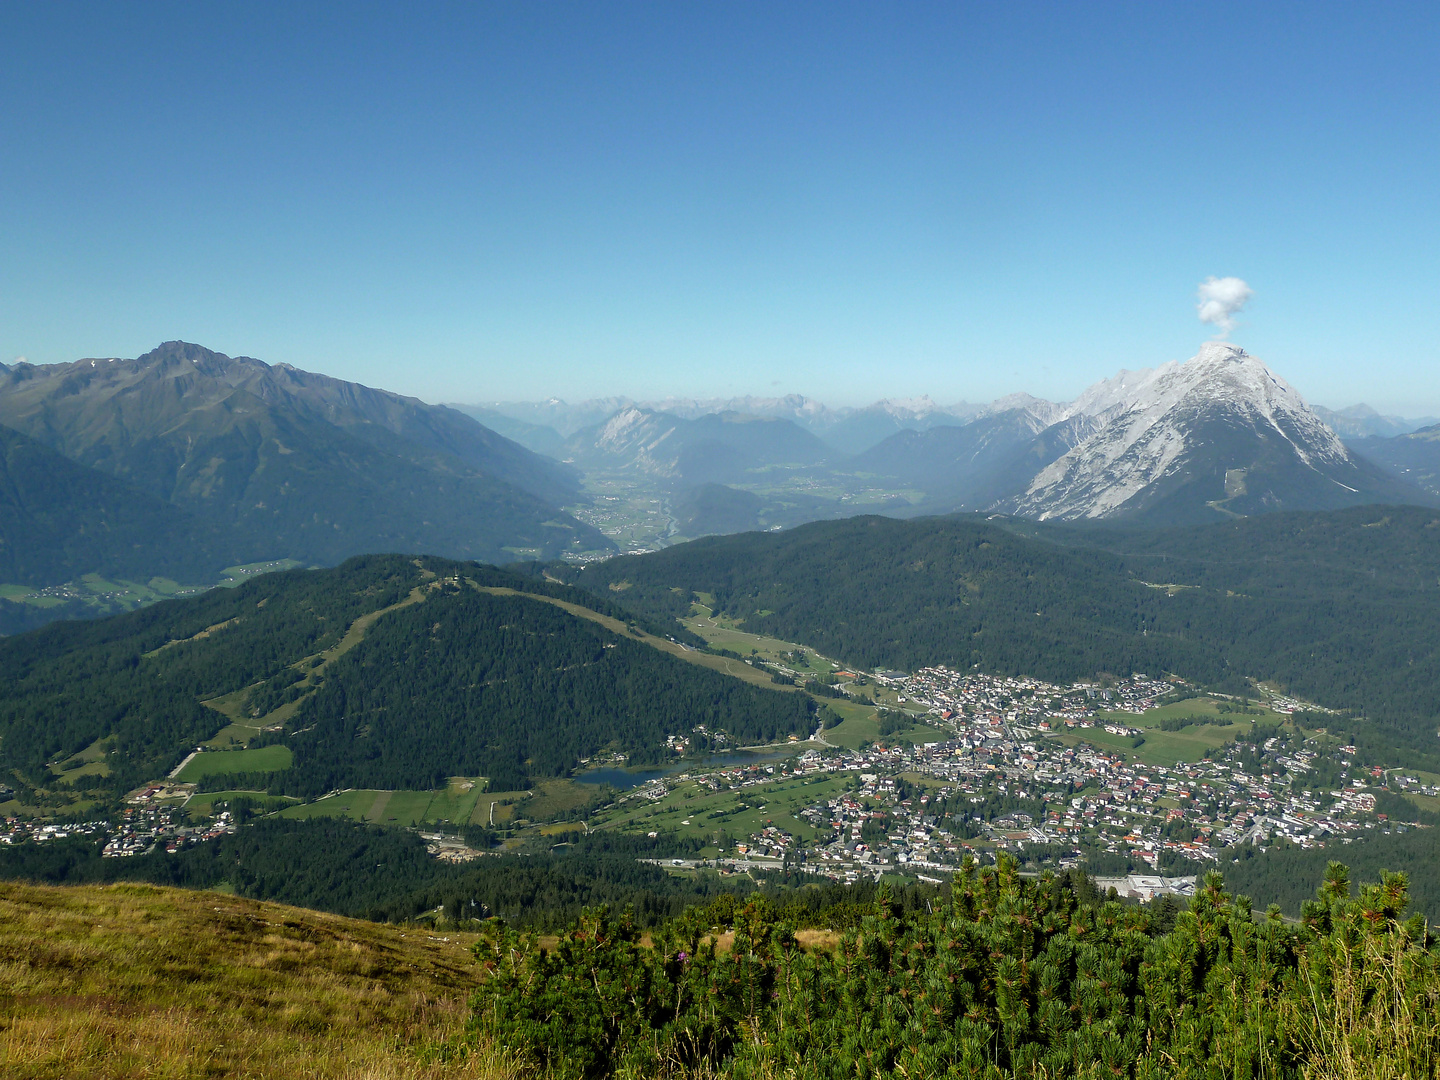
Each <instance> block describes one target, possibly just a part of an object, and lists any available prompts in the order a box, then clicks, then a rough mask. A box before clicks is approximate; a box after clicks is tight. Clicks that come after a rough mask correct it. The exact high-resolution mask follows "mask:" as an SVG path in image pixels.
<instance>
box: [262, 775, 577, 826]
mask: <svg viewBox="0 0 1440 1080" xmlns="http://www.w3.org/2000/svg"><path fill="white" fill-rule="evenodd" d="M562 783H563V782H562ZM571 786H573V787H579V786H580V785H578V784H575V785H571ZM484 788H485V781H484V780H483V779H479V778H473V777H465V776H456V777H452V778H451V780H450V783H449V785H447V786H446V787H444V788H441V789H440V790H438V791H380V790H376V789H373V788H359V789H355V790H352V791H342V792H340V793H339V794H337V795H328V796H326V797H325V798H323V799H317V800H316V801H315V802H311V803H304V804H302V805H300V806H292V807H289V808H288V809H286V810H282V811H281V812H280V816H281V817H289V818H317V817H336V818H348V819H349V820H351V821H365V822H369V823H371V824H374V825H395V826H414V825H423V824H426V823H433V824H441V823H444V824H449V825H455V826H464V825H488V824H489V823H490V820H491V815H490V807H491V804H492V803H493V804H494V806H495V814H494V822H495V824H496V825H502V824H506V823H508V822H509V821H511V820H512V818H515V817H518V816H524V807H525V804H526V802H527V801H528V800H530V799H531V798H532V797H537V798H538V797H541V796H543V794H544V792H545V785H541V786H540V788H538V789H537V790H536V791H535V792H529V791H485V790H484ZM555 801H556V802H557V803H558V802H562V801H563V796H561V795H560V794H558V793H557V794H556V796H555Z"/></svg>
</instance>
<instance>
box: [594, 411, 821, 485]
mask: <svg viewBox="0 0 1440 1080" xmlns="http://www.w3.org/2000/svg"><path fill="white" fill-rule="evenodd" d="M565 448H566V451H567V453H568V455H569V457H568V460H573V461H575V462H576V463H577V464H580V465H581V466H582V467H584V466H587V465H588V466H590V467H593V468H606V469H621V470H629V471H634V472H639V473H644V474H648V475H651V476H654V477H657V478H664V479H674V480H678V481H680V482H682V483H683V484H684V485H686V486H690V485H695V484H706V483H724V482H727V481H736V480H743V479H744V478H745V475H746V473H747V472H750V471H751V470H754V469H763V468H765V467H767V466H771V465H802V466H804V465H818V464H820V463H822V462H824V461H825V460H827V459H829V458H834V457H836V456H838V455H836V454H835V452H834V451H833V450H831V449H830V448H829V447H828V446H826V445H825V444H824V443H823V442H821V441H820V439H818V438H817V437H816V436H814V435H812V434H810V433H809V432H808V431H805V430H804V429H803V428H801V427H800V426H799V425H798V424H795V423H794V422H792V421H789V420H784V419H781V418H778V417H772V416H755V415H752V414H749V413H739V412H721V413H711V414H708V415H704V416H700V417H698V418H696V419H694V420H686V419H684V418H682V417H679V416H675V415H673V414H671V413H664V412H654V411H652V410H649V409H642V408H639V407H638V406H633V405H632V406H630V407H628V408H626V409H622V410H621V411H620V412H618V413H616V414H615V415H614V416H612V417H610V419H608V420H607V421H605V423H603V424H598V425H596V426H594V427H590V428H585V429H584V430H582V431H578V432H576V433H575V434H574V435H572V436H571V437H570V438H569V439H568V440H566V443H565Z"/></svg>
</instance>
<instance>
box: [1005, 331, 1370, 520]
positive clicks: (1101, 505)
mask: <svg viewBox="0 0 1440 1080" xmlns="http://www.w3.org/2000/svg"><path fill="white" fill-rule="evenodd" d="M1066 412H1067V414H1068V415H1070V416H1089V417H1093V418H1095V419H1096V420H1097V421H1098V422H1099V423H1100V427H1099V430H1097V431H1096V432H1095V433H1094V434H1093V435H1091V436H1090V437H1089V438H1087V439H1085V440H1084V441H1083V442H1081V443H1079V444H1078V445H1076V446H1075V447H1073V448H1072V449H1071V450H1069V451H1068V452H1067V453H1065V454H1064V455H1063V456H1061V457H1060V458H1059V459H1057V460H1056V461H1055V462H1053V463H1052V464H1050V465H1049V466H1047V467H1046V468H1045V469H1043V470H1041V472H1040V473H1039V474H1037V475H1036V476H1035V478H1034V479H1033V480H1032V481H1031V482H1030V485H1029V487H1028V488H1027V489H1026V491H1025V492H1024V493H1023V494H1022V495H1021V496H1020V497H1019V498H1018V499H1016V500H1015V502H1014V508H1015V509H1016V510H1017V511H1018V512H1020V513H1022V514H1027V515H1030V516H1036V517H1042V518H1100V517H1109V516H1111V515H1115V514H1122V513H1131V512H1139V511H1141V510H1143V509H1145V508H1146V507H1147V506H1150V505H1153V504H1154V503H1156V502H1157V501H1160V500H1164V499H1168V498H1170V497H1171V496H1173V495H1176V493H1177V492H1179V491H1180V489H1182V488H1190V489H1193V490H1194V491H1196V492H1198V491H1199V490H1200V489H1201V488H1203V489H1204V493H1205V495H1206V498H1204V499H1201V500H1199V501H1200V504H1201V505H1202V506H1203V507H1209V508H1210V509H1211V510H1212V511H1214V512H1215V513H1216V514H1224V513H1237V512H1242V511H1241V510H1239V509H1238V506H1239V505H1240V503H1243V502H1244V497H1245V496H1247V495H1249V494H1251V492H1250V489H1251V488H1252V487H1254V486H1256V485H1255V481H1256V480H1257V479H1258V472H1257V470H1261V471H1263V470H1275V469H1284V470H1290V469H1292V468H1293V469H1299V470H1301V471H1302V472H1304V473H1305V474H1307V476H1308V475H1309V474H1315V475H1314V476H1313V477H1311V479H1313V480H1315V481H1316V482H1317V483H1319V485H1320V488H1321V489H1323V490H1329V489H1330V488H1331V487H1334V488H1335V489H1336V490H1343V491H1344V492H1348V493H1350V494H1351V495H1354V494H1357V493H1358V491H1357V486H1356V485H1357V484H1358V483H1359V481H1358V480H1356V478H1355V477H1354V476H1352V475H1351V474H1352V473H1354V472H1355V471H1356V467H1355V465H1354V463H1353V462H1352V460H1351V458H1350V455H1349V454H1348V453H1347V451H1346V449H1345V447H1344V445H1343V444H1342V443H1341V442H1340V439H1339V438H1338V437H1337V436H1336V435H1335V433H1334V432H1333V431H1331V430H1330V429H1329V428H1328V427H1327V426H1326V425H1325V424H1324V422H1323V421H1321V420H1320V418H1319V417H1318V416H1316V415H1315V414H1314V413H1313V412H1312V411H1311V410H1310V408H1309V407H1308V406H1307V405H1306V404H1305V401H1304V399H1303V398H1301V396H1300V394H1299V393H1298V392H1297V391H1296V390H1295V389H1294V388H1293V387H1291V386H1290V385H1289V384H1288V383H1287V382H1285V381H1284V380H1283V379H1281V378H1280V377H1279V376H1277V375H1275V374H1274V373H1273V372H1272V371H1271V370H1270V369H1269V368H1268V367H1266V366H1265V364H1264V363H1262V362H1261V361H1260V360H1258V359H1256V358H1255V357H1253V356H1251V355H1250V354H1249V353H1247V352H1246V351H1245V350H1244V349H1242V348H1240V347H1239V346H1237V345H1232V344H1229V343H1228V342H1218V341H1212V342H1206V343H1205V344H1204V345H1203V346H1201V348H1200V351H1199V352H1198V353H1197V354H1196V356H1194V357H1193V358H1192V359H1190V360H1188V361H1185V362H1184V363H1180V362H1175V361H1172V362H1170V363H1167V364H1162V365H1160V366H1159V367H1156V368H1150V369H1146V370H1142V371H1122V372H1120V373H1119V374H1118V375H1116V376H1114V377H1113V378H1110V379H1106V380H1104V381H1102V382H1099V383H1096V384H1095V385H1094V386H1091V387H1090V388H1089V389H1087V390H1086V391H1085V392H1084V393H1082V394H1081V395H1080V396H1079V397H1078V398H1076V399H1075V401H1073V402H1071V404H1070V405H1069V406H1068V407H1067V409H1066ZM1217 470H1218V471H1217ZM1247 477H1249V478H1250V479H1249V480H1248V481H1247ZM1346 478H1349V482H1347V479H1346ZM1273 498H1274V499H1275V501H1276V502H1278V501H1279V496H1278V495H1276V496H1273ZM1237 499H1238V500H1240V503H1237V504H1236V505H1235V506H1234V507H1232V506H1231V505H1229V504H1231V503H1232V501H1233V500H1237Z"/></svg>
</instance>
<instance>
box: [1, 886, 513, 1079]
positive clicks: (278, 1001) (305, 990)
mask: <svg viewBox="0 0 1440 1080" xmlns="http://www.w3.org/2000/svg"><path fill="white" fill-rule="evenodd" d="M467 945H468V941H467V940H464V939H462V938H461V936H459V935H456V934H453V933H452V934H448V935H444V936H440V935H434V934H429V933H426V932H424V931H420V930H415V929H402V928H396V927H388V926H377V925H375V924H373V923H366V922H360V921H356V920H352V919H345V918H341V917H339V916H335V915H324V914H320V913H317V912H313V911H304V910H301V909H299V908H291V907H284V906H282V905H280V904H267V903H260V902H257V901H253V900H243V899H240V898H239V897H234V896H227V895H225V894H222V893H210V892H190V891H186V890H182V889H161V888H155V887H153V886H148V885H113V886H109V887H104V888H102V887H96V886H79V887H73V886H72V887H59V888H57V887H52V886H37V885H18V884H13V883H6V884H4V885H0V985H3V987H4V991H3V993H0V1074H3V1075H4V1076H7V1077H14V1078H17V1080H18V1078H22V1077H24V1078H31V1077H34V1078H40V1077H46V1078H49V1077H56V1078H59V1077H64V1078H67V1080H80V1078H97V1080H98V1078H109V1077H127V1078H129V1077H172V1078H176V1080H180V1078H189V1077H267V1078H275V1080H282V1078H289V1077H295V1078H301V1077H303V1078H305V1080H331V1078H334V1080H341V1078H352V1077H353V1078H357V1080H358V1078H360V1077H366V1078H373V1080H391V1078H394V1080H400V1078H416V1080H420V1078H425V1080H442V1078H446V1080H448V1078H452V1077H453V1078H462V1077H464V1078H492V1077H493V1078H499V1077H506V1076H509V1075H511V1073H510V1072H509V1071H508V1070H507V1069H506V1068H505V1067H504V1066H503V1064H502V1063H501V1062H500V1060H499V1059H498V1057H497V1056H496V1055H493V1054H487V1053H484V1052H478V1053H474V1054H471V1055H469V1056H467V1057H462V1058H458V1059H456V1060H450V1061H445V1060H442V1058H443V1057H444V1055H443V1054H441V1053H439V1052H438V1051H439V1050H440V1048H441V1044H442V1043H443V1042H444V1041H445V1040H446V1039H449V1038H451V1037H452V1036H454V1035H456V1034H457V1033H458V1032H459V1031H460V1030H461V1028H462V1027H463V1025H464V1021H465V1017H466V1015H467V1013H468V1009H467V998H468V995H469V994H470V993H471V992H472V991H473V989H474V987H475V986H476V985H477V981H478V978H477V970H478V969H477V967H476V965H475V963H474V961H473V960H472V959H471V958H470V956H469V953H468V951H467Z"/></svg>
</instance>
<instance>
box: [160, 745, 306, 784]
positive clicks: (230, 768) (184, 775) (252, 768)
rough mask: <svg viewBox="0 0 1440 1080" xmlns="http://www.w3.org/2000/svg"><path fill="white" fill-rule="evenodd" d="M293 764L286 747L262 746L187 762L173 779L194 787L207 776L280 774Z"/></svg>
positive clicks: (291, 755) (205, 755)
mask: <svg viewBox="0 0 1440 1080" xmlns="http://www.w3.org/2000/svg"><path fill="white" fill-rule="evenodd" d="M294 763H295V755H294V754H293V753H291V752H290V748H289V747H288V746H262V747H260V748H259V749H257V750H217V751H213V752H209V753H204V754H197V755H196V756H195V757H193V758H191V759H190V761H189V763H188V764H187V765H186V766H185V768H183V769H181V770H180V772H179V773H178V774H177V775H176V777H175V779H176V780H178V781H180V782H181V783H183V784H194V783H198V782H199V781H201V780H204V779H205V778H206V777H207V776H226V775H231V774H234V773H247V772H280V771H282V770H284V769H288V768H290V766H291V765H293V764H294Z"/></svg>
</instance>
